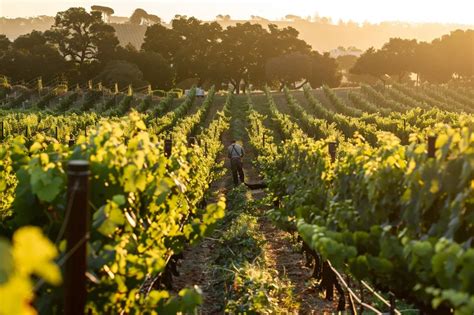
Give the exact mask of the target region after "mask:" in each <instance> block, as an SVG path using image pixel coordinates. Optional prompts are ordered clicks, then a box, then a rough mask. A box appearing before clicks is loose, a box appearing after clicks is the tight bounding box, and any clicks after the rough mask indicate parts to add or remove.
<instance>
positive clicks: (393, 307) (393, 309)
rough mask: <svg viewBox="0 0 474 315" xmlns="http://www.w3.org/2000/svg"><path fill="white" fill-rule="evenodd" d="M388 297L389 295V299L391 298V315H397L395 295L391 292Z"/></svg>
mask: <svg viewBox="0 0 474 315" xmlns="http://www.w3.org/2000/svg"><path fill="white" fill-rule="evenodd" d="M388 295H389V298H390V315H395V308H396V305H395V294H393V293H392V292H390V293H389V294H388Z"/></svg>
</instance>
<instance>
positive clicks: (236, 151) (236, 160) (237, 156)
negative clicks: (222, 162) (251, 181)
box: [227, 140, 244, 186]
mask: <svg viewBox="0 0 474 315" xmlns="http://www.w3.org/2000/svg"><path fill="white" fill-rule="evenodd" d="M227 152H228V154H227V155H228V157H229V159H230V169H231V170H232V178H233V180H234V186H237V185H239V178H240V182H241V183H243V182H244V170H243V169H242V158H243V157H244V148H242V146H241V145H239V144H238V143H237V142H236V141H235V140H233V141H232V144H231V145H230V146H229V147H228V148H227Z"/></svg>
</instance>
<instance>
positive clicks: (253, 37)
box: [218, 22, 267, 93]
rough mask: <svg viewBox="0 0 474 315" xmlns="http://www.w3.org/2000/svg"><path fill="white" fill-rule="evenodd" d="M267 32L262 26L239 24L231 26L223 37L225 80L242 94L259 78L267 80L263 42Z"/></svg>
mask: <svg viewBox="0 0 474 315" xmlns="http://www.w3.org/2000/svg"><path fill="white" fill-rule="evenodd" d="M266 34H267V31H266V30H265V29H264V28H263V27H262V26H261V25H260V24H251V23H249V22H247V23H243V24H242V23H238V24H237V25H235V26H229V27H228V28H227V29H226V30H225V31H224V32H223V35H222V42H221V43H220V49H219V51H220V52H219V57H218V58H219V60H221V62H224V65H225V66H224V68H225V70H224V76H225V79H226V80H228V81H230V83H231V84H232V85H233V86H234V87H235V91H236V93H240V85H241V83H242V84H243V89H244V91H245V89H246V86H247V84H248V83H249V82H250V81H251V80H252V79H257V80H258V77H263V78H265V58H264V56H263V53H262V42H263V38H264V36H265V35H266Z"/></svg>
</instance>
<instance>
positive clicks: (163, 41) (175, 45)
mask: <svg viewBox="0 0 474 315" xmlns="http://www.w3.org/2000/svg"><path fill="white" fill-rule="evenodd" d="M171 26H172V27H171V29H169V28H166V27H164V26H162V25H158V24H156V25H153V26H151V27H149V28H148V29H147V31H146V33H145V40H144V43H143V45H142V49H143V50H145V51H149V52H155V53H158V54H160V55H161V56H163V57H164V58H166V59H167V60H168V62H169V63H170V64H172V65H173V69H174V71H175V74H176V80H177V81H178V82H179V81H182V80H185V79H188V78H197V79H198V80H200V81H204V80H207V79H210V73H211V69H210V68H209V65H210V63H212V60H213V58H215V57H216V55H215V53H216V49H215V46H216V45H218V43H219V41H220V38H221V35H222V28H221V26H220V25H219V24H218V23H217V22H213V23H204V22H202V21H200V20H198V19H196V18H194V17H191V18H188V17H186V16H176V17H175V18H174V19H173V21H172V22H171Z"/></svg>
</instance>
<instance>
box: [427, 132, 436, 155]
mask: <svg viewBox="0 0 474 315" xmlns="http://www.w3.org/2000/svg"><path fill="white" fill-rule="evenodd" d="M435 153H436V136H428V157H429V158H434V157H435Z"/></svg>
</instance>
